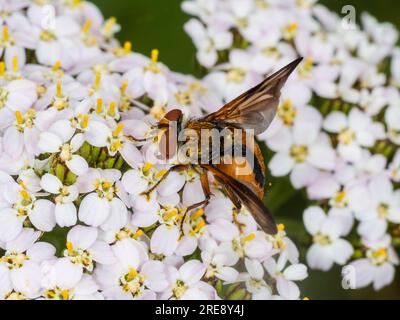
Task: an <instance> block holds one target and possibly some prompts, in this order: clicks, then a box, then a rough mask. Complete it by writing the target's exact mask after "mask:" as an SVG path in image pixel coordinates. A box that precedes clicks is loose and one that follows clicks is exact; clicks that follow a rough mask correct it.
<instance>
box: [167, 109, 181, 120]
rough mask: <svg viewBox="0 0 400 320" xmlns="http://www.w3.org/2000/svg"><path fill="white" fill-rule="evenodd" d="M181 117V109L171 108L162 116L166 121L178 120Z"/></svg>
mask: <svg viewBox="0 0 400 320" xmlns="http://www.w3.org/2000/svg"><path fill="white" fill-rule="evenodd" d="M181 117H182V111H181V110H179V109H173V110H171V111H169V112H167V113H166V114H165V116H164V119H166V120H168V121H178V120H180V119H181Z"/></svg>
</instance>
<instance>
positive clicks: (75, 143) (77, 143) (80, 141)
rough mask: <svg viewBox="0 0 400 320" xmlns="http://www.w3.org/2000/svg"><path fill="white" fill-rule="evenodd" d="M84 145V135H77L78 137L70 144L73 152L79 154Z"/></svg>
mask: <svg viewBox="0 0 400 320" xmlns="http://www.w3.org/2000/svg"><path fill="white" fill-rule="evenodd" d="M84 143H85V137H84V135H83V134H82V133H78V134H76V135H75V136H74V137H73V138H72V140H71V142H70V144H71V149H72V152H77V151H78V150H79V149H80V148H81V147H82V145H83V144H84Z"/></svg>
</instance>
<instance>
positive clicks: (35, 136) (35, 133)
mask: <svg viewBox="0 0 400 320" xmlns="http://www.w3.org/2000/svg"><path fill="white" fill-rule="evenodd" d="M39 134H40V132H39V130H38V129H36V128H32V129H29V128H25V130H24V143H25V148H26V152H28V153H29V154H31V155H37V154H39V150H38V147H37V146H38V143H39Z"/></svg>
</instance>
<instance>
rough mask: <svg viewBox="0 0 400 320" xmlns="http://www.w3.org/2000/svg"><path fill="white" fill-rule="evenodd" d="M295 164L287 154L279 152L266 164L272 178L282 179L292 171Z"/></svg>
mask: <svg viewBox="0 0 400 320" xmlns="http://www.w3.org/2000/svg"><path fill="white" fill-rule="evenodd" d="M294 165H295V162H294V160H293V158H292V157H290V156H289V154H287V153H283V152H279V153H277V154H275V155H274V156H273V158H272V159H271V161H270V162H269V164H268V168H269V169H270V170H271V174H272V175H273V176H274V177H283V176H286V175H287V174H289V172H290V171H291V170H292V169H293V166H294Z"/></svg>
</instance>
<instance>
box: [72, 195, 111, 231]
mask: <svg viewBox="0 0 400 320" xmlns="http://www.w3.org/2000/svg"><path fill="white" fill-rule="evenodd" d="M109 213H110V202H109V201H108V200H107V199H105V198H99V197H98V196H97V194H95V193H91V194H89V195H87V196H86V197H85V198H84V199H83V200H82V203H81V204H80V207H79V212H78V215H79V220H81V221H82V222H84V223H86V224H87V225H89V226H93V227H98V226H100V225H101V224H102V223H104V222H105V221H106V219H107V218H108V215H109Z"/></svg>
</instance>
